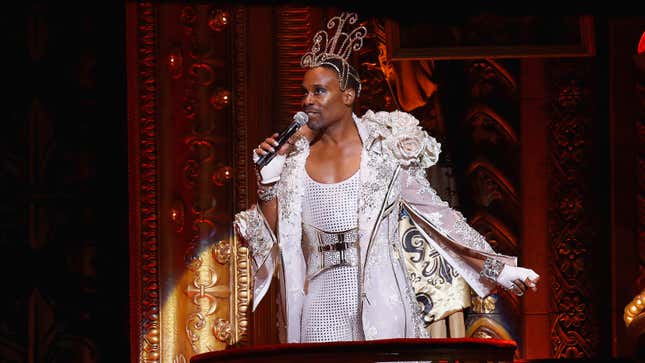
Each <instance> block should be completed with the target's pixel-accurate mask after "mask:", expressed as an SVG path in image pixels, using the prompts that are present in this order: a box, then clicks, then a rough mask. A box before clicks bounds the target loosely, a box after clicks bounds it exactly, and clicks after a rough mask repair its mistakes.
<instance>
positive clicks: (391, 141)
mask: <svg viewBox="0 0 645 363" xmlns="http://www.w3.org/2000/svg"><path fill="white" fill-rule="evenodd" d="M384 124H385V126H387V129H388V130H389V135H386V136H385V137H384V139H383V144H384V146H385V148H386V149H387V150H388V151H389V152H390V153H391V154H392V156H394V157H395V158H396V159H397V160H398V161H399V164H400V165H402V166H406V167H408V166H416V167H420V168H424V169H425V168H429V167H430V166H432V165H434V164H436V163H437V161H438V160H439V154H440V153H441V144H440V143H438V142H437V140H435V138H434V137H432V136H430V135H428V133H427V132H426V131H425V130H423V128H422V127H421V126H420V125H419V120H417V119H416V118H415V117H414V116H412V115H411V114H409V113H407V112H401V111H394V112H390V113H389V117H388V118H387V120H385V121H384Z"/></svg>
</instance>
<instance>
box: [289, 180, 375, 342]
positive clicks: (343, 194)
mask: <svg viewBox="0 0 645 363" xmlns="http://www.w3.org/2000/svg"><path fill="white" fill-rule="evenodd" d="M358 174H359V173H358V172H356V173H355V174H354V175H353V176H351V177H350V178H348V179H346V180H343V181H341V182H339V183H333V184H323V183H319V182H317V181H315V180H313V179H311V177H309V175H308V174H307V173H306V172H305V175H306V176H305V195H304V198H303V209H302V210H303V220H302V221H303V243H302V248H303V254H304V255H305V260H306V262H307V283H306V284H305V285H306V286H307V287H306V296H305V299H304V305H303V309H302V320H301V329H300V334H301V335H300V340H301V342H303V343H304V342H329V341H350V340H364V338H363V330H362V327H361V325H360V319H359V318H358V294H359V293H358V261H359V255H358V233H357V221H358V218H357V213H358V211H357V205H358V189H359V177H358Z"/></svg>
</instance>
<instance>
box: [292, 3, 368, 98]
mask: <svg viewBox="0 0 645 363" xmlns="http://www.w3.org/2000/svg"><path fill="white" fill-rule="evenodd" d="M357 19H358V16H357V15H356V13H345V12H343V13H341V14H340V16H334V17H333V18H331V19H330V20H329V21H328V22H327V29H329V30H330V32H331V30H332V29H333V28H334V27H335V28H336V31H335V32H334V35H333V36H332V37H331V38H330V37H329V34H328V33H327V31H325V30H320V31H318V32H317V33H316V34H315V35H314V38H313V40H314V44H313V45H312V47H311V51H309V52H307V53H305V55H303V56H302V58H301V59H300V65H301V66H302V67H309V68H314V67H319V66H322V65H327V66H329V67H331V68H333V69H335V70H336V73H338V79H339V80H340V89H341V90H342V91H344V90H346V89H347V84H348V82H347V81H348V79H349V77H352V78H353V79H354V80H355V81H356V84H357V87H358V89H357V90H356V95H357V96H358V95H359V94H360V93H361V80H360V79H359V78H358V73H356V70H355V69H354V68H353V67H352V66H351V65H350V64H349V62H348V61H347V59H348V58H349V55H350V54H351V53H352V51H357V50H359V49H361V47H363V38H364V37H365V35H367V29H366V28H365V27H364V26H359V27H357V28H354V30H352V31H351V32H349V33H345V32H343V27H344V26H345V23H346V22H349V24H354V23H356V20H357ZM332 59H337V60H339V61H340V64H341V66H340V68H339V67H338V65H336V62H330V60H332Z"/></svg>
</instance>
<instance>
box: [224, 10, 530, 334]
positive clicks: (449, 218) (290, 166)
mask: <svg viewBox="0 0 645 363" xmlns="http://www.w3.org/2000/svg"><path fill="white" fill-rule="evenodd" d="M355 21H356V15H355V14H345V13H343V14H342V15H341V16H339V17H334V18H332V19H331V20H330V22H329V23H328V28H329V29H331V28H333V27H334V26H336V27H337V29H336V32H335V34H334V36H332V37H329V36H327V33H326V32H324V31H321V32H318V33H317V35H316V36H315V37H314V41H315V43H314V46H313V47H312V51H311V52H309V53H307V54H305V56H303V58H302V61H301V64H302V65H303V66H304V67H307V68H309V69H308V70H307V72H306V73H305V75H304V78H303V83H302V86H303V98H302V106H303V110H304V112H306V114H307V116H308V123H307V125H305V126H303V127H302V129H301V130H300V132H299V133H298V134H297V136H295V137H293V138H292V140H290V142H289V143H286V144H284V145H282V146H281V147H280V148H279V150H275V149H274V148H275V147H277V146H279V145H278V143H277V142H276V137H277V136H278V135H277V134H274V135H272V136H271V137H269V138H267V139H265V140H264V141H263V142H262V143H261V144H260V145H258V147H257V148H256V149H255V150H254V152H253V156H254V159H255V160H257V158H259V157H260V156H262V155H265V154H267V153H269V152H271V153H273V152H277V156H276V157H275V158H274V159H273V160H272V161H271V162H270V163H269V164H267V165H266V166H264V167H263V168H261V169H260V170H258V196H259V198H258V203H257V204H256V205H254V206H253V207H251V208H250V209H249V210H247V211H243V212H240V213H238V214H237V215H236V218H235V227H236V230H237V231H238V233H239V234H240V236H241V237H242V239H243V240H245V241H247V242H248V244H249V247H250V250H251V254H252V258H253V273H254V281H255V286H254V309H255V307H256V306H257V304H258V302H259V301H260V299H261V298H262V297H263V295H264V294H265V293H266V290H267V289H268V285H269V283H270V281H271V277H272V275H273V273H274V271H275V270H276V268H277V270H278V273H279V279H280V285H281V292H280V295H281V306H280V308H281V312H282V313H281V319H280V320H281V327H282V329H281V332H282V334H283V335H282V336H281V340H282V341H287V342H321V341H342V340H364V339H385V338H396V337H424V336H427V331H426V330H425V329H424V328H423V320H422V319H421V313H420V311H419V307H418V304H417V301H416V298H415V292H414V288H413V287H412V283H411V281H410V275H409V273H408V271H407V269H406V267H405V263H404V262H403V254H404V251H403V250H404V246H403V243H402V241H401V236H400V234H399V229H398V223H399V218H400V216H402V215H406V216H409V217H410V219H411V220H412V221H413V222H414V224H415V225H416V226H417V227H418V230H419V232H420V233H421V235H422V236H423V237H424V238H425V239H426V240H427V241H428V242H429V243H430V244H431V245H432V246H433V247H434V248H435V249H436V250H437V251H438V252H439V253H440V254H441V256H442V258H444V259H445V260H446V261H448V262H449V264H450V265H451V266H452V267H453V268H454V269H455V270H456V271H458V273H459V275H461V276H462V277H463V278H464V279H465V280H466V282H467V283H468V285H469V286H470V288H472V289H473V290H474V291H475V292H476V293H477V294H479V295H480V296H485V295H487V294H488V293H490V292H491V290H492V289H493V288H495V287H496V285H501V286H502V287H504V288H506V289H509V290H511V291H513V292H515V293H516V294H518V295H522V294H524V292H525V291H526V290H527V289H528V288H532V289H535V287H536V283H537V281H538V279H539V276H538V275H537V274H536V273H535V272H534V271H532V270H530V269H526V268H522V267H517V266H516V258H514V257H510V256H503V255H499V254H496V253H495V252H494V251H493V250H492V248H491V247H490V245H489V244H488V243H487V242H486V240H485V239H484V237H483V236H481V235H480V234H479V233H477V232H476V231H475V230H474V229H473V228H471V227H470V226H469V225H468V224H467V223H466V220H465V219H464V218H463V217H462V216H461V214H460V213H459V212H457V211H455V210H453V209H451V208H450V207H449V206H448V204H447V203H445V202H444V201H442V200H441V199H440V198H439V197H438V196H437V194H436V193H435V191H434V190H433V189H432V188H431V187H430V185H429V183H428V180H427V179H426V175H425V170H426V169H427V168H428V167H430V166H432V165H433V164H434V163H436V161H437V159H438V157H439V153H440V146H441V145H440V144H439V143H437V142H436V140H435V139H434V138H432V137H430V136H429V135H428V134H427V132H425V131H424V130H423V129H422V128H421V127H420V126H419V125H418V120H416V119H415V118H414V117H413V116H412V115H410V114H408V113H404V112H399V111H395V112H377V113H374V112H372V111H368V112H367V113H366V114H365V115H363V116H362V117H361V118H358V117H357V116H356V115H354V114H353V112H352V110H353V104H354V101H355V99H356V98H357V97H358V96H359V94H360V79H359V77H358V74H357V72H356V71H355V70H354V68H353V67H351V65H349V64H348V62H347V58H348V56H349V54H350V53H351V50H357V49H359V48H360V47H361V46H362V39H363V37H364V36H365V33H366V30H365V28H364V27H357V28H356V29H354V30H353V31H352V32H350V33H344V32H342V28H343V26H344V25H345V24H346V23H347V22H349V23H350V24H353V23H354V22H355ZM322 33H324V34H322ZM327 40H328V41H327ZM322 41H327V43H326V44H322V43H321V42H322ZM337 46H338V47H337Z"/></svg>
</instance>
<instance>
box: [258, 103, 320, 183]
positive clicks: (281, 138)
mask: <svg viewBox="0 0 645 363" xmlns="http://www.w3.org/2000/svg"><path fill="white" fill-rule="evenodd" d="M307 121H309V117H307V114H306V113H304V112H302V111H300V112H298V113H296V114H295V115H294V116H293V122H292V123H291V125H289V127H287V128H286V129H285V130H284V131H282V132H281V133H279V134H278V133H275V134H273V135H272V137H269V138H267V139H266V140H265V141H264V142H262V143H260V145H258V147H257V149H255V150H254V151H253V162H254V163H255V164H256V165H257V167H258V168H259V169H260V176H261V180H260V183H261V184H271V183H275V182H276V181H278V180H280V173H281V172H282V168H283V167H284V162H285V160H286V156H285V155H284V153H283V154H280V151H281V149H282V148H283V147H284V146H285V145H286V144H287V142H288V141H289V139H290V138H291V137H292V136H293V135H294V134H295V133H296V132H297V131H298V130H299V129H300V128H301V127H302V126H303V125H305V124H306V123H307Z"/></svg>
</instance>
